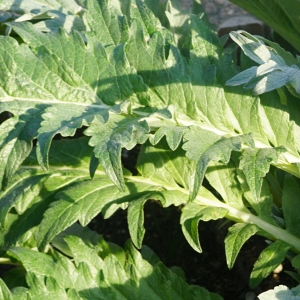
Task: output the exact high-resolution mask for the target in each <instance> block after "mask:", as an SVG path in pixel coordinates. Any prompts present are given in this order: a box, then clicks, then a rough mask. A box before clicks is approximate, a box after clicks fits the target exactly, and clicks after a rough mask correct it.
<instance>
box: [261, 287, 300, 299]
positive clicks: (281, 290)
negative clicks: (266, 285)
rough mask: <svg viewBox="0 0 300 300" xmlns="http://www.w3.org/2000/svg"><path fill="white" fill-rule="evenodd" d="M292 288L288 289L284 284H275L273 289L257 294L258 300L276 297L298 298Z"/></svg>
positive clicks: (297, 294) (299, 297)
mask: <svg viewBox="0 0 300 300" xmlns="http://www.w3.org/2000/svg"><path fill="white" fill-rule="evenodd" d="M293 290H294V289H292V290H290V289H289V288H288V287H287V286H285V285H279V286H276V287H275V288H274V289H273V290H269V291H267V292H264V293H261V294H260V295H258V298H259V300H269V299H278V300H300V296H299V293H297V292H296V291H295V292H293Z"/></svg>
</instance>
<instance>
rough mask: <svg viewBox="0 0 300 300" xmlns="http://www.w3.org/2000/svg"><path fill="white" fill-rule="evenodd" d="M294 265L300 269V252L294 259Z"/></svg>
mask: <svg viewBox="0 0 300 300" xmlns="http://www.w3.org/2000/svg"><path fill="white" fill-rule="evenodd" d="M292 265H293V267H294V268H296V269H300V254H298V255H296V256H295V257H294V258H293V259H292Z"/></svg>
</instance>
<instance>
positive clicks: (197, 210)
mask: <svg viewBox="0 0 300 300" xmlns="http://www.w3.org/2000/svg"><path fill="white" fill-rule="evenodd" d="M227 212H228V209H226V208H223V207H206V206H201V205H198V204H194V203H189V204H188V205H186V206H185V207H184V208H183V209H182V214H181V218H180V224H181V228H182V232H183V234H184V236H185V238H186V239H187V241H188V243H189V244H190V245H191V247H192V248H193V249H194V250H195V251H197V252H199V253H201V252H202V249H201V246H200V242H199V234H198V223H199V221H200V220H202V221H210V220H217V219H220V218H223V217H225V216H226V214H227Z"/></svg>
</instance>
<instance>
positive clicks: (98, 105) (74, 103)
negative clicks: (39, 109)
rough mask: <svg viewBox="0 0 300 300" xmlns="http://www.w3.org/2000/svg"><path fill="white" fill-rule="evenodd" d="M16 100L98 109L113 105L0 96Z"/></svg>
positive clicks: (10, 100) (3, 100)
mask: <svg viewBox="0 0 300 300" xmlns="http://www.w3.org/2000/svg"><path fill="white" fill-rule="evenodd" d="M14 100H17V101H24V102H27V103H28V102H35V103H42V104H70V105H78V106H84V107H92V108H98V109H106V110H108V109H110V108H112V106H109V105H106V104H104V103H99V104H96V103H94V104H91V103H83V102H74V101H62V100H57V99H55V100H54V99H34V98H24V97H12V96H6V97H3V98H0V102H1V101H2V102H13V101H14Z"/></svg>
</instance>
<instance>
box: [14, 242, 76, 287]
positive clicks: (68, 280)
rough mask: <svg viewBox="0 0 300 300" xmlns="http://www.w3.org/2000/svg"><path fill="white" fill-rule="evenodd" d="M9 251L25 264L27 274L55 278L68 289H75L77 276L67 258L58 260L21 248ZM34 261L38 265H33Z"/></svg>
mask: <svg viewBox="0 0 300 300" xmlns="http://www.w3.org/2000/svg"><path fill="white" fill-rule="evenodd" d="M8 251H9V253H10V255H12V256H14V257H16V258H17V259H18V260H19V261H20V262H21V263H22V264H23V266H24V268H25V269H26V271H27V272H32V273H34V274H35V276H46V277H48V276H50V277H53V278H55V279H56V280H57V281H58V282H59V283H60V285H62V286H65V287H66V288H68V287H74V283H75V281H76V278H77V274H76V272H75V268H74V265H73V264H72V263H71V261H69V260H68V259H67V258H65V257H60V258H58V259H57V260H56V259H55V258H53V257H51V256H49V255H46V254H44V253H40V252H37V251H33V250H30V249H26V248H20V247H11V248H9V250H8ZM33 261H35V262H36V263H35V264H33V263H32V262H33Z"/></svg>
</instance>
